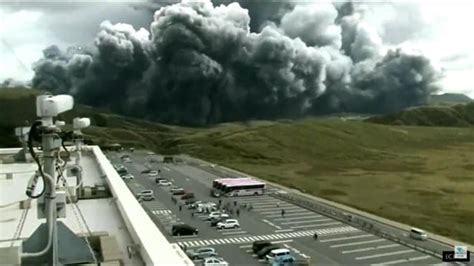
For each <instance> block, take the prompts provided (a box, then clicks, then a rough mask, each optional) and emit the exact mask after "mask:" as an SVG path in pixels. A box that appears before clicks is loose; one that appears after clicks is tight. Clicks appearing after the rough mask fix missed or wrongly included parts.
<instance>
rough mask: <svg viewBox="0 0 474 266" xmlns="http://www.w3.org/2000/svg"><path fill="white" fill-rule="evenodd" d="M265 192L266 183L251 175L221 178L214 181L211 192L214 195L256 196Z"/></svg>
mask: <svg viewBox="0 0 474 266" xmlns="http://www.w3.org/2000/svg"><path fill="white" fill-rule="evenodd" d="M264 193H265V183H263V182H260V181H257V180H255V179H252V178H250V177H242V178H220V179H216V180H214V181H213V183H212V191H211V194H212V196H214V197H221V196H226V197H238V196H256V195H263V194H264Z"/></svg>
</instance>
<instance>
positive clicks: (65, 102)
mask: <svg viewBox="0 0 474 266" xmlns="http://www.w3.org/2000/svg"><path fill="white" fill-rule="evenodd" d="M73 106H74V99H73V98H72V96H70V95H57V96H50V95H41V96H38V97H36V114H37V115H38V116H39V117H55V116H57V115H58V114H60V113H64V112H66V111H69V110H71V109H72V107H73Z"/></svg>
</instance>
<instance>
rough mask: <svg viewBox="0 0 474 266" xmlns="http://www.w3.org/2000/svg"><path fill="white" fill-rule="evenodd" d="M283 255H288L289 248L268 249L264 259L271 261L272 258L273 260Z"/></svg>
mask: <svg viewBox="0 0 474 266" xmlns="http://www.w3.org/2000/svg"><path fill="white" fill-rule="evenodd" d="M285 255H290V250H289V249H286V248H277V249H274V250H272V251H270V253H268V254H267V256H266V259H267V261H268V262H270V263H272V262H273V260H275V259H277V258H279V257H282V256H285Z"/></svg>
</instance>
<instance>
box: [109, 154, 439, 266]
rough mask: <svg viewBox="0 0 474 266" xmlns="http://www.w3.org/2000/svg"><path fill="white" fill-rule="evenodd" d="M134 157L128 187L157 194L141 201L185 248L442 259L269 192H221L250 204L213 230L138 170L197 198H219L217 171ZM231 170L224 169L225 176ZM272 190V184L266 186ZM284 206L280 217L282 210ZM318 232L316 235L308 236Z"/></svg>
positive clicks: (235, 260) (238, 256)
mask: <svg viewBox="0 0 474 266" xmlns="http://www.w3.org/2000/svg"><path fill="white" fill-rule="evenodd" d="M128 154H130V155H131V158H132V163H127V164H124V165H125V166H126V167H127V168H128V169H129V172H130V173H131V174H133V175H134V176H135V179H134V180H127V181H126V183H127V185H128V186H129V188H130V189H131V190H132V192H134V193H136V192H139V191H141V190H144V189H151V190H153V191H154V193H155V197H156V200H155V201H149V202H143V203H142V205H143V206H144V208H145V209H147V210H149V214H150V215H151V216H152V218H153V220H154V221H155V222H156V224H157V226H158V227H159V228H161V229H162V230H164V231H166V232H165V235H166V236H167V238H168V240H169V241H170V242H176V243H179V244H185V245H186V246H187V247H188V249H192V248H196V247H200V246H210V247H214V248H215V249H216V251H217V252H218V253H219V255H220V256H222V257H223V258H224V259H225V260H226V261H228V262H229V263H230V265H261V264H263V263H264V262H263V260H258V258H255V257H254V256H253V255H252V253H251V251H250V249H251V244H252V242H253V241H255V240H263V239H265V240H270V241H272V242H276V243H279V244H280V245H281V246H282V247H287V248H288V249H290V250H291V251H292V253H293V255H294V256H295V257H296V258H297V259H309V260H310V264H311V265H327V264H331V265H353V264H362V265H372V264H381V263H382V264H397V265H414V264H423V265H426V264H438V263H441V260H440V259H439V258H436V257H432V256H430V255H427V254H424V253H421V252H419V251H417V250H414V249H410V248H408V247H405V246H403V245H400V244H398V243H395V242H391V241H389V240H387V239H385V238H380V237H378V236H375V235H373V234H370V233H367V232H365V231H362V230H360V229H358V228H356V227H353V226H351V225H348V224H345V223H343V222H341V221H338V220H335V219H333V218H330V217H327V216H325V215H323V214H321V213H317V212H314V211H311V210H307V209H305V208H302V207H300V206H297V205H295V204H293V203H291V202H286V201H283V200H280V199H277V198H274V197H272V196H271V195H265V196H252V197H239V198H224V199H223V203H224V204H225V203H227V202H229V203H230V204H231V206H233V205H234V201H236V203H237V207H235V208H239V206H241V205H243V204H247V203H252V206H253V210H251V211H248V210H246V209H240V215H239V217H236V215H235V210H236V209H234V217H235V218H237V219H238V220H239V222H240V225H241V228H239V229H227V230H217V229H216V228H214V227H211V226H210V225H209V222H208V221H205V220H204V219H205V217H207V216H206V215H203V214H195V215H194V216H192V215H191V212H192V210H188V209H187V208H186V207H183V208H182V210H181V211H180V210H179V204H180V203H177V204H175V203H174V202H173V201H172V195H171V193H170V192H169V188H167V187H160V186H157V185H156V184H155V183H154V177H148V176H146V175H143V174H141V173H140V172H141V171H142V170H144V169H146V166H145V165H148V166H149V167H151V168H152V169H160V170H161V176H163V177H165V178H167V179H169V180H170V181H172V182H173V184H175V185H177V186H180V187H183V188H184V189H185V190H186V191H189V192H193V193H194V194H195V196H196V198H197V200H202V201H212V202H216V203H217V201H218V199H216V198H213V197H211V196H210V189H211V185H212V180H213V179H216V178H220V177H222V175H221V173H219V172H217V171H216V170H215V169H214V168H212V167H209V166H208V165H204V164H201V163H199V164H196V162H193V161H191V160H187V158H186V159H185V163H175V164H164V163H149V162H148V160H149V158H150V157H155V158H156V159H158V160H159V161H160V160H161V159H162V158H161V157H160V156H158V155H153V156H149V155H146V153H145V152H143V151H135V152H134V153H128ZM107 155H108V157H109V159H110V160H111V161H112V162H113V163H121V164H122V162H121V160H120V155H121V153H115V152H111V153H108V154H107ZM229 175H231V174H230V173H226V176H229ZM270 190H272V188H270ZM282 209H284V210H285V216H284V217H282V215H281V210H282ZM176 223H186V224H189V225H191V226H194V227H196V228H198V229H199V235H198V236H181V237H173V236H171V234H170V229H171V226H172V225H173V224H176ZM314 232H318V234H319V236H320V237H319V239H318V240H317V241H315V240H314V239H313V238H312V235H313V234H314Z"/></svg>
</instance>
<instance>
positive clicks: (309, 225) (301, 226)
mask: <svg viewBox="0 0 474 266" xmlns="http://www.w3.org/2000/svg"><path fill="white" fill-rule="evenodd" d="M335 224H341V223H340V222H332V223H325V224H308V225H297V226H290V228H293V229H296V228H308V227H318V226H327V225H335Z"/></svg>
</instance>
